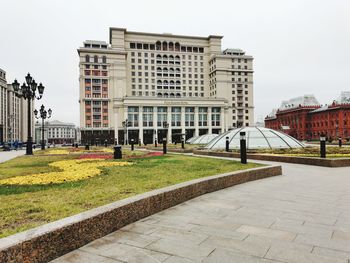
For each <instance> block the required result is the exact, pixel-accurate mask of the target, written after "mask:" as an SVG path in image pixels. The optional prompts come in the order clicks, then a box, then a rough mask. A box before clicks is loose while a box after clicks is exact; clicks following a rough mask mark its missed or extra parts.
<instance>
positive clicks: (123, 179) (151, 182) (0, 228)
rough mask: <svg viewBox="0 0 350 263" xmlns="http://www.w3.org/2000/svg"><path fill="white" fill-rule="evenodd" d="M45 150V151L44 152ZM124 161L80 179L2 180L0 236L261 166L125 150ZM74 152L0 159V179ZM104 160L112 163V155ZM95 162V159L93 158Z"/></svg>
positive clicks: (39, 169)
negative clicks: (53, 181)
mask: <svg viewBox="0 0 350 263" xmlns="http://www.w3.org/2000/svg"><path fill="white" fill-rule="evenodd" d="M44 153H45V152H44ZM123 154H124V155H126V156H127V157H128V156H130V155H138V156H137V157H138V158H127V159H125V160H123V161H128V162H132V165H128V166H110V167H104V168H101V170H102V173H101V174H100V175H97V176H95V177H91V178H89V179H85V180H81V181H73V182H64V183H60V184H46V185H4V184H0V211H1V213H0V237H5V236H8V235H11V234H14V233H17V232H20V231H23V230H27V229H29V228H33V227H35V226H38V225H42V224H45V223H48V222H51V221H54V220H57V219H61V218H63V217H67V216H71V215H74V214H77V213H79V212H82V211H84V210H88V209H91V208H94V207H98V206H101V205H104V204H107V203H111V202H113V201H117V200H120V199H123V198H127V197H130V196H133V195H136V194H139V193H143V192H146V191H151V190H154V189H157V188H162V187H165V186H169V185H173V184H176V183H180V182H184V181H188V180H191V179H196V178H200V177H205V176H210V175H214V174H219V173H225V172H229V171H235V170H241V169H248V168H253V167H257V166H259V165H257V164H252V163H249V164H247V165H241V164H240V163H238V162H234V161H228V160H218V159H211V158H200V157H189V156H182V155H171V154H169V155H166V156H153V157H147V158H146V157H145V158H144V157H143V156H141V157H140V155H142V154H144V153H142V152H138V151H135V152H133V153H131V152H130V151H129V152H127V151H123ZM78 157H79V155H77V154H67V155H61V156H58V155H52V156H50V155H42V156H40V155H34V156H22V157H18V158H16V159H13V160H10V161H8V162H5V163H2V164H0V181H1V180H3V179H5V178H7V179H9V178H12V177H18V176H27V175H28V174H38V173H50V172H60V169H58V168H55V167H52V166H48V164H49V163H52V162H56V161H62V160H67V161H69V160H73V161H74V160H75V159H76V158H78ZM104 161H105V162H115V161H114V160H112V159H109V160H104ZM92 162H93V161H92Z"/></svg>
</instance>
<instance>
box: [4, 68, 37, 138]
mask: <svg viewBox="0 0 350 263" xmlns="http://www.w3.org/2000/svg"><path fill="white" fill-rule="evenodd" d="M27 114H28V111H27V101H26V100H24V99H21V98H18V97H17V96H16V94H15V92H14V90H13V88H12V85H11V84H7V81H6V72H5V71H4V70H2V69H0V144H3V143H4V142H7V143H11V142H15V141H18V142H24V141H27V118H28V117H27V116H28V115H27ZM33 117H34V114H33V115H32V118H33ZM33 126H34V125H33ZM32 130H33V127H32Z"/></svg>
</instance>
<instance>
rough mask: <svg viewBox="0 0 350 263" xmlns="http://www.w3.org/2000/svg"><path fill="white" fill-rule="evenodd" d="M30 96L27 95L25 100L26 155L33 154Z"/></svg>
mask: <svg viewBox="0 0 350 263" xmlns="http://www.w3.org/2000/svg"><path fill="white" fill-rule="evenodd" d="M31 100H32V99H31V97H30V96H29V97H28V99H27V101H28V105H27V106H28V120H27V122H28V136H27V146H26V155H33V148H32V127H31V123H32V122H31V119H32V114H31V107H30V103H31Z"/></svg>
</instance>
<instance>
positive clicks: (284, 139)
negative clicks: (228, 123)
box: [205, 127, 304, 150]
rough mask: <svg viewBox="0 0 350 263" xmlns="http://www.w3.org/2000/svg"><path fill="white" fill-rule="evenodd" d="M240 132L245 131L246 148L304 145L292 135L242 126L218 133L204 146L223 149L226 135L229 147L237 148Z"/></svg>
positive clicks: (281, 147)
mask: <svg viewBox="0 0 350 263" xmlns="http://www.w3.org/2000/svg"><path fill="white" fill-rule="evenodd" d="M240 132H245V133H246V142H247V149H248V150H249V149H250V150H252V149H289V148H302V147H304V145H303V144H302V143H301V142H299V141H298V140H296V139H294V138H293V137H291V136H289V135H287V134H285V133H282V132H278V131H275V130H272V129H268V128H262V127H244V128H238V129H234V130H230V131H227V132H225V133H223V134H220V135H219V136H218V137H216V138H215V139H214V140H212V141H211V142H210V143H208V144H207V145H206V146H205V148H206V149H212V150H219V149H221V150H223V149H225V146H226V137H228V138H229V141H230V149H239V147H240Z"/></svg>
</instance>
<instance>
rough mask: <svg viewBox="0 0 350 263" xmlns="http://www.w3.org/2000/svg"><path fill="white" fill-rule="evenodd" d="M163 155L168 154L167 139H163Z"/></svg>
mask: <svg viewBox="0 0 350 263" xmlns="http://www.w3.org/2000/svg"><path fill="white" fill-rule="evenodd" d="M163 154H166V138H163Z"/></svg>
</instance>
